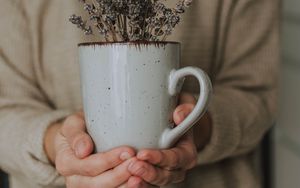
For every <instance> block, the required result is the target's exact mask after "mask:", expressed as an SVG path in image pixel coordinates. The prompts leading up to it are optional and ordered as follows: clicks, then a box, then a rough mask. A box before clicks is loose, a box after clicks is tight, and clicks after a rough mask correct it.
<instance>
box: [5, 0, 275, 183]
mask: <svg viewBox="0 0 300 188" xmlns="http://www.w3.org/2000/svg"><path fill="white" fill-rule="evenodd" d="M278 6H279V5H278V2H277V0H239V1H237V0H195V1H194V3H193V6H192V7H191V9H189V10H188V11H187V13H186V15H185V16H184V18H183V20H182V23H181V25H180V26H179V27H178V29H177V30H176V32H175V34H174V35H173V36H172V37H171V38H170V40H176V41H180V42H182V66H187V65H192V66H198V67H200V68H202V69H204V70H205V71H206V72H208V74H209V75H210V78H211V79H212V81H213V86H214V94H213V97H212V101H211V104H210V107H209V113H210V114H211V117H212V121H213V128H212V130H213V131H212V137H211V140H210V142H209V143H208V145H207V146H206V147H205V148H204V149H203V150H202V151H201V152H200V153H199V157H198V159H199V165H198V166H197V167H196V168H195V169H193V170H192V171H190V172H189V174H188V175H187V179H186V181H185V182H183V183H182V184H180V185H178V186H177V187H184V188H186V187H188V188H201V187H209V188H241V187H242V188H254V187H260V179H261V178H260V177H259V176H258V174H257V167H256V165H255V152H254V150H255V149H256V148H257V146H258V144H259V142H260V141H261V138H262V137H263V135H264V133H265V132H266V131H267V130H268V129H269V127H270V126H271V125H272V123H273V122H274V118H275V115H276V97H277V71H278V62H279V50H278V46H279V44H278V15H279V10H278ZM79 8H80V6H79V4H78V1H76V0H72V1H70V0H69V1H62V0H51V1H49V0H6V1H2V2H1V5H0V36H1V37H0V168H1V169H3V170H5V171H6V172H8V173H9V174H10V175H11V178H10V179H11V187H12V188H58V187H63V186H64V184H63V179H62V177H60V176H59V175H58V173H57V172H56V170H55V168H53V167H52V166H51V165H50V164H49V161H48V160H47V157H46V155H45V152H44V150H43V136H44V133H45V130H46V129H47V127H48V126H49V125H50V124H51V123H53V122H55V121H58V120H60V119H62V118H64V117H66V116H67V115H68V114H70V113H72V112H75V111H77V110H78V109H80V108H81V107H82V102H81V93H80V80H79V66H78V62H77V43H79V42H86V41H95V40H97V39H96V38H84V36H82V33H81V31H79V30H77V29H76V28H75V27H74V26H73V25H71V24H70V23H68V21H67V20H68V17H69V15H71V14H72V13H80V11H79ZM184 90H186V91H190V92H193V93H197V91H198V85H197V83H196V81H195V80H194V79H187V80H186V84H185V86H184Z"/></svg>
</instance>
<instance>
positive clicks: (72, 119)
mask: <svg viewBox="0 0 300 188" xmlns="http://www.w3.org/2000/svg"><path fill="white" fill-rule="evenodd" d="M61 133H62V135H63V136H64V137H65V138H66V140H67V142H68V144H69V146H70V147H71V148H72V150H73V152H74V153H75V155H76V157H77V158H80V159H82V158H85V157H87V156H88V155H90V154H91V153H92V152H93V150H94V144H93V141H92V138H91V137H90V136H89V135H88V134H87V132H86V127H85V122H84V119H83V117H82V116H81V115H80V114H75V115H71V116H69V117H68V118H67V119H66V120H65V122H64V123H63V126H62V129H61Z"/></svg>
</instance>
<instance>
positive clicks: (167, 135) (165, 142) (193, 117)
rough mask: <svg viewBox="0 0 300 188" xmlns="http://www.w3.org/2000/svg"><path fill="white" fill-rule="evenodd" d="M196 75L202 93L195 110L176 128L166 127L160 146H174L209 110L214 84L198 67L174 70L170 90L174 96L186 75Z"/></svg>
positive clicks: (170, 79) (171, 75) (163, 147)
mask: <svg viewBox="0 0 300 188" xmlns="http://www.w3.org/2000/svg"><path fill="white" fill-rule="evenodd" d="M188 75H192V76H195V77H196V78H197V79H198V81H199V85H200V95H199V99H198V101H197V104H196V105H195V107H194V109H193V111H192V112H191V113H190V114H189V115H188V116H187V117H186V118H185V119H184V120H183V121H182V122H181V123H180V124H179V125H178V126H176V127H175V128H169V127H168V128H166V129H165V130H164V131H163V133H162V135H161V137H160V140H159V147H160V148H161V149H167V148H170V147H172V146H173V145H174V144H175V143H176V142H177V141H178V139H179V138H180V137H181V136H182V135H184V134H185V133H186V132H187V131H188V130H189V129H190V128H192V127H193V125H194V124H195V123H196V122H197V121H198V120H199V119H200V118H201V117H202V116H203V114H204V113H205V112H206V110H207V106H208V103H209V99H210V95H211V92H212V85H211V82H210V79H209V77H208V76H207V74H206V73H205V72H204V71H202V70H201V69H199V68H197V67H185V68H182V69H179V70H172V71H171V73H170V76H169V87H168V92H169V94H170V95H172V96H174V95H176V94H177V93H178V87H177V85H178V82H179V80H180V79H181V78H184V77H185V76H188Z"/></svg>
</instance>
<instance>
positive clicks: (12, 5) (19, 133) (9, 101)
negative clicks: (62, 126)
mask: <svg viewBox="0 0 300 188" xmlns="http://www.w3.org/2000/svg"><path fill="white" fill-rule="evenodd" d="M17 2H19V3H17ZM20 2H22V1H14V0H12V1H2V2H1V6H0V25H1V27H0V36H1V37H0V159H1V160H0V168H1V169H3V170H4V171H6V172H7V173H9V174H13V175H14V176H18V177H21V178H26V179H28V180H30V181H31V182H35V183H36V184H39V185H58V184H62V179H61V178H59V175H58V173H57V172H56V170H55V168H53V167H52V166H51V165H50V164H49V161H48V159H47V156H46V155H45V152H44V148H43V138H44V133H45V131H46V129H47V127H48V125H50V124H51V123H53V122H56V121H58V120H60V119H62V118H64V117H65V116H67V115H68V114H69V113H70V112H68V111H66V110H56V109H54V108H53V107H51V105H50V104H49V102H48V100H47V97H46V96H45V94H44V93H43V92H42V90H41V89H40V87H39V85H38V83H37V79H36V78H35V76H36V75H35V72H34V66H33V63H32V61H33V55H32V51H31V49H32V45H31V40H30V32H29V27H28V24H29V23H28V22H29V21H28V18H27V17H26V13H25V12H24V10H23V9H22V6H21V4H20Z"/></svg>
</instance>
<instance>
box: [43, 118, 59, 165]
mask: <svg viewBox="0 0 300 188" xmlns="http://www.w3.org/2000/svg"><path fill="white" fill-rule="evenodd" d="M60 127H61V124H60V123H54V124H52V125H50V126H49V127H48V129H47V131H46V133H45V137H44V149H45V153H46V155H47V157H48V160H49V161H50V163H51V164H54V162H55V155H56V152H55V137H56V135H57V134H58V131H59V129H60Z"/></svg>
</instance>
